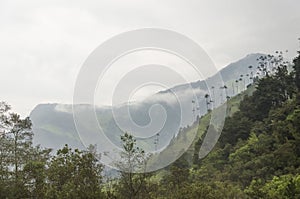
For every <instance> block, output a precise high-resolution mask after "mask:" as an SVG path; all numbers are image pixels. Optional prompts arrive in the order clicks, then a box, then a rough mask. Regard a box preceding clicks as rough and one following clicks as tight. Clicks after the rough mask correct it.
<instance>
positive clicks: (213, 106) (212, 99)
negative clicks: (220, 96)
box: [210, 86, 216, 109]
mask: <svg viewBox="0 0 300 199" xmlns="http://www.w3.org/2000/svg"><path fill="white" fill-rule="evenodd" d="M211 89H212V98H211V99H210V102H211V103H212V109H214V108H215V102H216V99H215V87H214V86H212V87H211Z"/></svg>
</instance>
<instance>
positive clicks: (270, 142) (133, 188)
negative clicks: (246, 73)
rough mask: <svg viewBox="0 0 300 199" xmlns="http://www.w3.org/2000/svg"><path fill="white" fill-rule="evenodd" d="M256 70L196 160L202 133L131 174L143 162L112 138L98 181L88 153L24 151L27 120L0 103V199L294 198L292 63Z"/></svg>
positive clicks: (130, 145)
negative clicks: (115, 148) (110, 155)
mask: <svg viewBox="0 0 300 199" xmlns="http://www.w3.org/2000/svg"><path fill="white" fill-rule="evenodd" d="M246 67H247V66H246ZM259 67H260V68H261V71H262V73H264V75H263V76H261V77H257V78H256V79H255V81H254V84H255V85H254V86H255V90H254V92H251V94H249V95H246V96H245V97H244V98H243V99H242V100H241V101H240V103H239V106H238V109H237V110H235V111H234V112H232V114H229V115H228V117H227V118H226V120H225V125H224V128H223V131H222V134H221V137H220V139H219V140H218V143H217V145H216V146H215V147H214V149H213V150H212V151H211V152H210V153H209V154H208V155H207V156H206V157H204V158H202V159H199V158H198V151H199V148H200V146H201V142H202V139H203V137H204V136H205V133H203V134H201V135H199V136H197V140H194V144H193V148H192V149H191V150H192V151H188V152H186V153H184V154H183V155H182V156H181V157H180V158H179V159H178V160H177V161H175V162H174V163H173V164H172V165H170V166H168V167H167V168H165V169H162V170H159V171H156V172H153V173H133V172H132V170H131V165H130V166H128V165H127V164H126V162H128V161H129V162H130V163H131V164H135V163H136V164H140V163H141V162H143V161H144V160H145V158H146V157H147V154H145V152H144V150H143V149H141V148H138V147H137V146H136V141H135V138H134V137H133V136H132V135H130V134H129V133H124V135H122V136H121V137H120V141H122V144H123V148H124V151H125V152H124V154H122V157H123V161H120V162H116V165H117V166H118V167H119V168H122V171H121V172H119V175H118V177H115V178H110V177H108V176H105V175H104V172H103V168H104V166H103V165H102V164H101V163H100V160H101V155H103V154H97V152H96V151H97V150H96V148H95V147H93V146H90V147H89V148H88V149H87V150H85V151H81V150H78V149H71V148H69V147H68V146H67V145H66V146H65V147H64V148H62V149H60V150H58V151H57V153H56V155H51V153H50V150H48V149H42V148H40V147H35V146H33V145H32V136H33V133H34V132H32V130H31V122H30V119H29V118H25V119H21V118H20V117H19V116H18V115H17V114H15V113H12V112H11V111H10V107H9V106H8V105H7V104H6V103H1V104H0V133H1V134H0V198H121V199H122V198H124V199H127V198H128V199H136V198H138V199H141V198H172V199H173V198H181V199H185V198H186V199H188V198H195V199H198V198H205V199H210V198H216V199H219V198H270V199H271V198H272V199H274V198H278V199H282V198H287V199H288V198H300V55H298V57H297V58H295V59H294V62H293V70H292V71H289V70H288V63H287V62H284V61H281V62H278V63H277V65H276V67H274V68H273V70H272V71H269V70H268V68H267V66H266V64H265V63H264V62H263V63H261V64H260V66H259ZM252 88H253V87H252ZM230 100H234V99H228V104H230V103H231V102H230ZM232 103H233V102H232ZM205 117H206V116H203V117H202V118H200V119H199V122H200V125H201V122H203V120H205ZM188 130H189V129H186V130H185V131H181V132H180V133H179V134H178V137H180V136H182V135H183V134H185V133H187V131H188ZM200 130H201V129H200ZM202 130H203V128H202ZM190 154H193V157H190Z"/></svg>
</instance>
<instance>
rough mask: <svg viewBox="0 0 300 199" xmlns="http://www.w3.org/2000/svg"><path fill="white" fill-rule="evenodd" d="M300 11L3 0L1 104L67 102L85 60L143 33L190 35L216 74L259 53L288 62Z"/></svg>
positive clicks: (254, 2) (270, 4)
mask: <svg viewBox="0 0 300 199" xmlns="http://www.w3.org/2000/svg"><path fill="white" fill-rule="evenodd" d="M299 7H300V1H299V0H264V1H261V0H222V1H220V0H218V1H217V0H209V1H208V0H207V1H202V0H189V1H183V0H164V1H162V0H151V1H150V0H93V1H91V0H86V1H77V0H72V1H58V0H57V1H56V0H51V1H50V0H45V1H41V0H27V1H22V0H19V1H17V0H1V1H0V92H1V98H0V101H6V102H7V103H9V104H10V105H11V106H12V108H13V111H16V112H17V113H19V114H21V115H22V116H27V115H28V114H29V113H30V111H31V110H32V109H33V108H34V107H35V106H36V105H37V104H39V103H67V104H70V103H72V97H73V91H74V84H75V82H76V77H77V75H78V73H79V71H80V68H81V66H82V64H83V63H84V61H85V60H86V58H87V57H88V56H89V54H90V53H91V52H92V51H93V50H94V49H95V48H96V47H97V46H99V45H100V44H101V43H102V42H104V41H106V40H107V39H109V38H111V37H112V36H114V35H117V34H120V33H122V32H126V31H130V30H134V29H139V28H145V27H153V28H163V29H169V30H173V31H176V32H179V33H181V34H184V35H186V36H188V37H189V38H191V39H192V40H194V41H195V42H197V43H198V44H199V45H200V46H201V47H202V48H203V49H204V50H205V51H206V52H207V54H208V56H209V57H210V58H211V59H212V61H213V62H214V64H215V65H216V67H217V68H218V69H220V68H222V67H224V66H226V65H227V64H229V63H231V62H234V61H237V60H238V59H241V58H243V57H245V56H246V55H247V54H250V53H257V52H260V53H273V52H274V51H276V50H282V51H285V50H289V52H288V53H287V54H286V56H287V58H289V59H291V58H292V57H294V56H295V55H296V51H297V50H298V49H299V42H298V38H299V37H300V25H299V24H300V12H299ZM144 56H145V55H144ZM193 78H195V77H194V76H193V75H192V74H190V80H195V79H193ZM177 83H180V82H177ZM154 87H155V86H154ZM157 89H161V88H160V87H157V88H153V86H152V87H148V90H147V89H146V90H145V91H147V92H148V93H147V92H144V93H143V92H140V91H139V92H137V95H136V99H138V98H139V96H140V97H142V96H145V95H147V94H149V93H151V92H152V93H153V92H156V91H157ZM150 90H151V91H150ZM141 93H142V94H141Z"/></svg>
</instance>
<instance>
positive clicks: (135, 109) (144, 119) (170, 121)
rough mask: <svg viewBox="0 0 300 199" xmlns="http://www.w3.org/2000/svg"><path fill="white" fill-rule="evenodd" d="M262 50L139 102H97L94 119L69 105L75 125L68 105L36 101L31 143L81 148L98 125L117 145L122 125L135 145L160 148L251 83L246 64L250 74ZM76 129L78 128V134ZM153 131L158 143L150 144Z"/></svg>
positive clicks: (87, 109)
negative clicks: (105, 104)
mask: <svg viewBox="0 0 300 199" xmlns="http://www.w3.org/2000/svg"><path fill="white" fill-rule="evenodd" d="M262 55H263V54H259V53H257V54H250V55H248V56H246V57H245V58H243V59H241V60H239V61H237V62H235V63H232V64H229V65H228V66H226V67H224V68H223V69H222V70H221V71H220V73H218V74H216V75H214V76H212V77H210V78H208V79H206V80H205V81H197V82H192V83H191V84H182V85H178V86H175V87H173V88H170V89H167V90H164V91H161V92H158V93H157V94H155V95H152V96H150V97H148V98H146V99H145V100H143V101H141V102H135V103H130V104H129V105H127V104H124V105H121V106H118V107H97V108H96V109H95V112H93V113H94V115H95V116H96V117H97V119H98V123H95V122H93V121H92V120H91V118H90V115H91V111H94V109H93V106H91V105H74V108H75V109H76V111H77V113H78V114H79V115H81V120H77V123H76V124H75V122H74V118H73V109H72V105H65V104H40V105H38V106H36V107H35V108H34V110H32V112H31V114H30V118H31V120H32V122H33V131H34V133H35V134H34V143H35V144H41V146H43V147H48V148H53V149H54V150H56V149H58V148H61V147H62V146H63V145H64V144H66V143H67V144H68V145H69V146H71V147H72V148H80V149H82V148H83V147H84V144H87V143H91V144H96V143H97V142H96V140H97V139H96V138H97V136H98V134H99V126H100V127H101V128H102V131H103V133H104V134H105V135H106V136H107V137H108V138H109V140H110V141H111V142H113V143H114V144H116V145H118V146H120V135H121V134H123V132H122V130H121V129H120V128H119V127H122V129H123V130H125V131H129V132H131V133H133V134H134V135H137V137H141V138H140V139H138V144H140V145H142V146H143V147H144V148H146V149H152V150H154V148H157V149H161V148H163V147H164V146H166V144H167V143H169V142H170V140H171V139H172V138H173V137H174V136H176V134H177V133H178V130H179V128H180V127H185V126H187V125H190V124H192V123H193V122H194V121H195V118H196V116H197V115H203V114H205V113H206V112H207V108H212V107H217V106H219V105H220V104H222V103H224V102H225V101H226V96H233V95H236V94H238V93H239V92H241V90H242V89H243V88H245V87H246V86H247V84H250V83H251V81H250V80H249V77H250V73H251V71H250V69H249V68H248V66H250V65H252V66H253V68H252V70H253V71H252V72H253V73H254V74H255V73H256V66H257V58H258V57H260V56H262ZM247 74H248V76H247ZM240 75H243V78H244V80H243V81H242V82H238V83H237V84H238V85H237V84H235V80H237V79H239V78H240ZM224 85H227V89H226V90H225V89H221V87H224ZM236 87H237V88H236ZM205 94H209V98H207V99H205V97H204V96H205ZM208 99H209V105H208V107H207V100H208ZM192 101H193V102H194V101H195V103H192ZM157 127H161V128H157ZM77 130H80V132H81V133H80V135H79V134H78V133H77ZM158 132H159V134H160V142H159V143H157V144H156V145H154V144H153V143H154V142H155V138H156V133H158ZM81 141H83V142H84V144H83V143H82V142H81ZM102 144H106V143H102Z"/></svg>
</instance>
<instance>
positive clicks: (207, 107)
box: [204, 94, 210, 112]
mask: <svg viewBox="0 0 300 199" xmlns="http://www.w3.org/2000/svg"><path fill="white" fill-rule="evenodd" d="M204 97H205V99H206V100H205V101H206V110H207V112H208V110H209V104H210V99H209V94H205V96H204Z"/></svg>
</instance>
